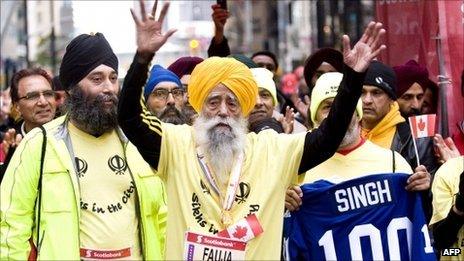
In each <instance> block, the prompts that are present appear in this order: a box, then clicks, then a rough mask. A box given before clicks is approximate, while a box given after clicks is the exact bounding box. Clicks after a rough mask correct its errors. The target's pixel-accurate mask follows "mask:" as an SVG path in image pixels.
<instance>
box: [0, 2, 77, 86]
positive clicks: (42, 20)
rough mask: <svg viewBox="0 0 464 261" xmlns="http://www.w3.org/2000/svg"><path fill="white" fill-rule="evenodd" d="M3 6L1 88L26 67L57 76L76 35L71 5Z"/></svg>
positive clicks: (59, 3) (20, 4)
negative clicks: (57, 67)
mask: <svg viewBox="0 0 464 261" xmlns="http://www.w3.org/2000/svg"><path fill="white" fill-rule="evenodd" d="M0 4H1V61H0V67H1V69H0V71H1V73H0V82H1V87H2V88H5V87H6V86H7V85H8V81H9V79H10V78H11V75H12V74H13V73H14V72H15V71H17V70H20V69H22V68H26V67H27V66H33V65H37V66H42V67H44V68H46V69H47V70H49V71H50V72H51V73H52V74H54V73H55V72H53V69H54V68H55V70H56V66H57V65H59V62H60V58H61V57H62V55H63V52H64V49H65V47H66V44H67V43H68V42H69V39H71V37H72V35H73V32H74V27H73V13H72V4H71V2H70V1H41V0H38V1H0ZM52 25H53V26H52ZM54 64H55V67H54Z"/></svg>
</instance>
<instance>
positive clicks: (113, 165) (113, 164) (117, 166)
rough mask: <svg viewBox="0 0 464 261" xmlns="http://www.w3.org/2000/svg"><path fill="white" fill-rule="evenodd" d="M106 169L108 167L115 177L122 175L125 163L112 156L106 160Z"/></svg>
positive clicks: (119, 158) (116, 156) (121, 159)
mask: <svg viewBox="0 0 464 261" xmlns="http://www.w3.org/2000/svg"><path fill="white" fill-rule="evenodd" d="M108 167H110V169H111V170H112V171H113V172H114V173H115V174H116V175H124V171H126V169H127V163H126V161H125V160H124V159H123V158H121V157H120V156H118V155H114V156H113V157H111V158H109V159H108Z"/></svg>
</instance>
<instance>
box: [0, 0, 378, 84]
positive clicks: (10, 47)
mask: <svg viewBox="0 0 464 261" xmlns="http://www.w3.org/2000/svg"><path fill="white" fill-rule="evenodd" d="M0 3H1V63H0V66H1V74H0V76H1V77H2V78H1V79H0V80H1V81H0V82H2V85H5V84H4V82H5V78H6V77H7V76H6V75H7V74H5V72H7V71H8V72H11V71H13V70H14V69H15V68H24V67H26V66H27V62H28V61H30V62H31V63H32V64H38V65H41V66H45V67H47V68H48V69H50V70H53V64H56V65H57V66H56V67H55V70H56V68H57V67H58V68H59V63H60V59H61V57H62V55H63V52H64V49H65V47H66V45H67V43H68V42H69V41H70V39H72V38H73V37H74V36H76V35H77V34H80V33H90V32H96V31H99V32H103V33H104V34H105V36H106V37H107V39H108V41H109V42H110V43H111V45H112V47H113V49H114V50H115V52H116V54H117V56H118V58H119V60H120V71H119V74H120V77H124V76H125V74H126V71H127V69H128V68H129V66H130V63H131V62H132V57H133V54H134V52H135V48H136V47H135V31H134V26H133V22H132V19H131V17H130V14H129V12H128V9H129V8H130V7H132V8H134V9H135V10H136V12H137V13H139V8H140V7H139V4H138V2H137V1H131V2H125V1H115V2H112V1H91V2H90V1H46V0H36V1H25V0H23V1H0ZM153 3H154V1H153V0H147V1H145V5H146V10H147V11H151V7H152V6H153ZM214 3H215V1H213V0H211V1H188V0H185V1H171V5H170V9H169V13H168V15H167V17H166V22H165V24H164V26H165V28H164V30H165V31H166V30H168V29H170V28H176V29H177V32H176V33H175V34H174V35H173V36H172V37H171V38H170V40H169V41H168V42H167V43H166V44H165V46H163V47H162V48H161V50H160V51H159V52H158V53H157V56H156V63H159V64H161V65H163V66H168V65H169V64H170V63H172V62H173V61H174V60H175V59H177V58H178V57H180V56H186V55H195V56H200V57H206V56H207V49H208V46H209V43H210V41H211V38H212V37H213V33H214V23H213V22H212V19H211V14H212V10H211V5H212V4H214ZM162 4H163V1H159V3H158V9H159V10H160V9H161V6H162ZM78 5H79V6H78ZM109 5H111V7H112V8H111V12H109V13H108V12H103V11H102V10H105V9H103V8H102V7H107V6H109ZM83 6H85V7H83ZM228 8H229V11H230V18H229V20H228V21H227V24H226V27H225V35H226V37H227V38H228V39H229V45H230V47H231V51H232V53H243V54H246V55H251V54H252V53H254V52H256V51H260V50H269V51H272V52H274V53H276V54H277V56H278V58H279V63H280V65H281V66H280V67H281V70H282V71H283V72H289V71H291V70H292V69H294V68H296V67H297V66H298V65H301V64H303V62H304V60H305V59H306V57H307V56H308V55H310V54H311V53H312V52H313V51H315V50H316V49H318V48H320V47H334V48H337V49H339V50H341V36H342V35H343V34H344V33H346V34H348V35H350V36H351V39H352V41H353V42H354V41H355V40H357V39H358V38H359V37H360V36H361V34H362V30H363V28H364V27H365V25H366V24H367V23H368V22H369V21H370V20H371V19H372V18H373V16H374V13H373V12H374V2H373V1H371V0H331V1H327V0H313V1H309V0H266V1H262V0H233V1H232V0H229V1H228ZM26 10H27V16H26V15H25V14H26ZM90 11H92V12H90ZM95 12H97V14H99V15H95ZM158 12H159V11H158ZM26 21H27V22H26ZM52 32H54V33H52Z"/></svg>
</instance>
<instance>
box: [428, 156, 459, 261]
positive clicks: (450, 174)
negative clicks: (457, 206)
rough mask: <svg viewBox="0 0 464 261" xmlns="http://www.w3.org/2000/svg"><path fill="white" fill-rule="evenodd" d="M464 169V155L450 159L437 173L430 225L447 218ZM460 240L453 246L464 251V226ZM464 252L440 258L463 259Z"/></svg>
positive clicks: (433, 189) (433, 188)
mask: <svg viewBox="0 0 464 261" xmlns="http://www.w3.org/2000/svg"><path fill="white" fill-rule="evenodd" d="M463 171H464V156H460V157H457V158H452V159H449V160H448V161H447V162H445V163H444V164H443V165H442V166H441V167H440V168H439V169H438V170H437V172H436V173H435V178H434V180H433V183H432V194H433V201H432V206H433V215H432V219H431V220H430V225H432V224H435V223H437V222H438V221H440V220H443V219H445V218H446V217H447V216H448V213H449V212H450V210H451V207H453V205H454V200H455V197H454V195H456V193H458V192H459V180H460V175H461V173H462V172H463ZM457 236H458V240H457V241H456V242H455V243H454V244H453V245H452V246H451V248H461V251H464V247H462V246H463V245H464V227H461V229H460V230H459V232H458V235H457ZM463 258H464V254H461V255H459V256H442V257H441V259H440V260H463Z"/></svg>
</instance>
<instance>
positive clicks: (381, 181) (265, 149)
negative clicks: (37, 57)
mask: <svg viewBox="0 0 464 261" xmlns="http://www.w3.org/2000/svg"><path fill="white" fill-rule="evenodd" d="M168 8H169V3H165V4H163V6H162V7H161V8H160V9H161V10H159V15H157V9H158V4H157V1H155V3H154V6H153V8H152V10H149V11H148V12H147V10H146V9H145V5H144V3H143V1H140V13H136V12H135V11H134V10H131V13H132V17H133V20H134V24H135V27H136V40H137V50H136V53H135V55H134V58H133V62H132V64H131V66H130V68H129V70H128V72H127V75H126V76H125V78H124V82H123V84H122V86H120V82H119V81H118V58H117V57H116V55H115V54H114V52H113V50H112V48H111V44H110V43H109V42H108V41H107V40H106V39H105V37H104V35H103V34H101V33H96V34H81V35H79V36H77V37H75V38H74V39H73V40H72V41H71V42H70V43H69V44H68V45H67V47H66V51H65V53H64V56H63V59H62V62H61V65H60V69H59V75H57V76H55V77H52V76H50V75H49V74H48V73H47V72H46V71H45V70H44V69H42V68H26V69H23V70H20V71H18V72H16V73H15V74H14V76H13V78H12V80H11V83H10V86H9V90H8V91H4V92H2V99H4V100H5V101H7V100H8V97H10V98H11V104H10V103H9V102H4V103H2V106H3V107H2V108H1V111H2V117H1V119H0V120H1V129H0V131H1V140H2V143H1V145H0V146H1V149H0V162H1V163H2V165H0V171H1V172H0V178H1V184H0V259H2V260H4V259H5V260H10V259H17V260H25V259H29V260H31V259H32V260H39V259H40V260H79V259H81V260H95V259H109V258H115V259H126V260H127V259H128V260H135V259H137V260H138V259H144V260H163V259H165V260H182V259H187V260H196V259H197V258H202V259H203V260H222V259H224V260H225V259H228V260H242V259H247V260H279V259H282V258H283V259H302V258H303V259H311V260H312V259H314V260H319V259H321V258H324V257H325V259H327V260H331V259H337V258H338V259H343V260H344V259H363V257H364V256H365V255H367V256H368V257H372V258H373V259H378V258H380V259H403V258H405V259H410V260H415V259H421V260H434V259H435V258H437V257H438V258H443V260H446V258H448V257H443V256H442V254H443V250H446V249H450V248H460V247H461V246H462V244H463V243H464V229H463V225H464V196H463V195H461V192H462V193H464V156H462V155H461V153H462V151H461V153H460V151H459V149H458V147H460V146H461V145H462V144H457V143H456V144H455V142H454V141H453V139H451V138H450V137H447V138H445V139H444V138H443V137H442V136H440V135H439V134H435V135H434V136H432V137H425V138H416V137H415V136H414V134H413V131H412V130H411V124H410V123H409V121H408V119H409V118H410V117H415V116H417V115H424V114H435V113H436V112H437V101H438V91H437V90H438V87H437V85H436V83H435V82H434V81H432V80H431V79H430V77H429V74H428V71H427V69H426V68H425V67H424V66H422V65H420V64H418V63H417V62H416V61H414V60H410V61H408V62H406V63H405V64H403V65H399V66H394V67H391V66H389V65H387V64H385V63H382V62H380V61H378V60H376V57H377V56H378V55H379V53H380V52H382V51H384V50H385V49H386V48H387V47H386V46H385V45H383V44H382V38H383V37H384V36H385V34H388V32H386V31H385V30H384V29H383V27H382V24H381V23H376V22H371V23H369V24H368V25H367V27H366V29H365V31H364V34H363V35H362V37H361V38H360V39H359V40H358V41H354V39H350V38H349V37H348V36H346V35H344V36H343V38H342V45H343V50H341V51H338V50H336V49H333V48H327V47H326V48H321V49H319V50H317V51H315V52H314V53H312V54H310V55H309V57H308V58H307V60H306V61H305V63H304V64H303V65H302V66H300V67H298V68H296V69H295V70H294V71H293V72H290V73H288V74H285V75H284V76H282V77H281V80H279V79H278V76H277V75H276V73H277V71H278V69H279V64H278V60H279V59H278V57H277V56H276V55H275V54H274V53H272V52H270V51H268V50H262V51H259V52H256V53H254V54H252V55H251V56H247V55H244V54H231V52H230V48H229V44H228V41H227V37H226V35H225V33H224V26H225V24H226V22H227V19H228V17H229V13H228V11H227V10H226V9H223V7H222V6H221V5H219V4H215V5H212V20H213V21H214V24H215V33H214V37H213V38H212V40H211V43H210V46H209V49H208V56H209V57H205V58H200V57H190V56H185V57H180V58H179V59H177V60H176V61H175V62H174V63H172V64H171V65H170V66H168V67H167V68H164V67H163V66H161V65H160V64H158V63H157V62H156V57H155V54H156V52H157V51H158V50H159V49H160V48H162V47H163V45H164V44H165V43H166V42H167V41H168V40H169V37H170V36H171V35H172V34H174V33H175V30H173V29H171V30H168V31H164V27H163V21H164V20H165V18H166V15H167V12H168ZM352 43H354V44H352ZM461 135H464V133H461ZM321 180H323V181H324V182H323V183H321ZM376 193H377V194H376ZM332 194H333V195H332ZM408 204H409V205H408ZM398 213H399V214H398ZM379 216H381V218H379ZM334 218H335V219H334ZM380 219H381V220H383V221H382V223H375V222H376V221H375V220H380ZM308 220H311V221H308ZM305 222H306V223H305ZM307 222H311V223H309V224H308V223H307ZM408 222H409V223H408ZM391 224H394V225H391ZM368 225H369V226H368ZM387 227H388V233H387V232H386V229H387ZM391 227H394V229H396V230H395V231H396V232H393V234H395V236H391V231H390V229H391ZM416 227H417V228H418V229H416ZM350 229H352V230H350ZM376 229H377V231H378V230H380V234H376V233H377V232H375V230H376ZM384 229H385V230H384ZM402 229H404V230H405V231H406V232H405V235H406V234H407V236H401V235H403V234H401V233H399V232H398V231H399V230H402ZM345 230H346V231H345ZM348 230H350V231H348ZM372 231H374V232H372ZM429 231H430V232H431V233H430V234H429ZM329 232H330V233H329ZM355 232H356V233H355ZM332 233H333V234H335V236H338V237H340V238H337V240H340V241H339V242H338V243H335V245H336V246H334V239H333V235H332ZM353 233H355V234H356V235H355V236H353V235H352V234H353ZM386 234H388V244H387V243H382V242H386V241H385V240H387V239H386V238H387V236H386ZM192 235H193V236H194V237H195V238H194V239H191V238H190V237H191V236H192ZM422 235H423V238H422ZM329 236H330V237H329ZM348 236H349V240H348ZM419 236H421V237H420V238H421V239H420V240H417V241H414V240H413V238H419ZM344 237H347V238H346V240H344V239H343V238H344ZM361 237H369V238H370V240H371V241H370V242H371V243H370V244H364V243H363V244H361V243H360V242H362V241H361ZM390 237H393V238H396V245H394V244H391V243H390V242H392V239H391V238H390ZM203 238H211V241H202V240H203ZM398 238H400V239H398ZM205 240H206V239H205ZM221 240H223V241H221ZM356 240H358V241H356ZM345 241H346V242H345ZM393 241H394V240H393ZM218 242H219V243H218ZM221 242H222V243H221ZM353 242H355V243H356V242H358V248H359V249H358V248H356V247H354V246H353V245H355V243H353ZM229 243H231V244H232V243H233V244H238V245H240V244H243V246H244V247H243V249H241V248H240V247H237V248H236V249H234V250H230V249H229V250H227V248H226V247H225V245H227V244H229ZM234 246H235V245H234ZM395 246H397V249H398V250H397V251H396V250H395V249H394V247H395ZM402 246H405V247H402ZM195 247H196V248H195ZM345 249H348V250H345ZM366 249H371V250H366ZM400 249H401V251H400ZM198 251H200V252H198ZM395 251H396V252H395ZM405 251H406V254H404V252H405ZM408 251H409V254H407V253H408ZM198 253H199V254H198ZM463 255H464V254H463ZM463 255H461V256H457V257H452V258H457V260H459V259H460V260H462V259H463Z"/></svg>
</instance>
